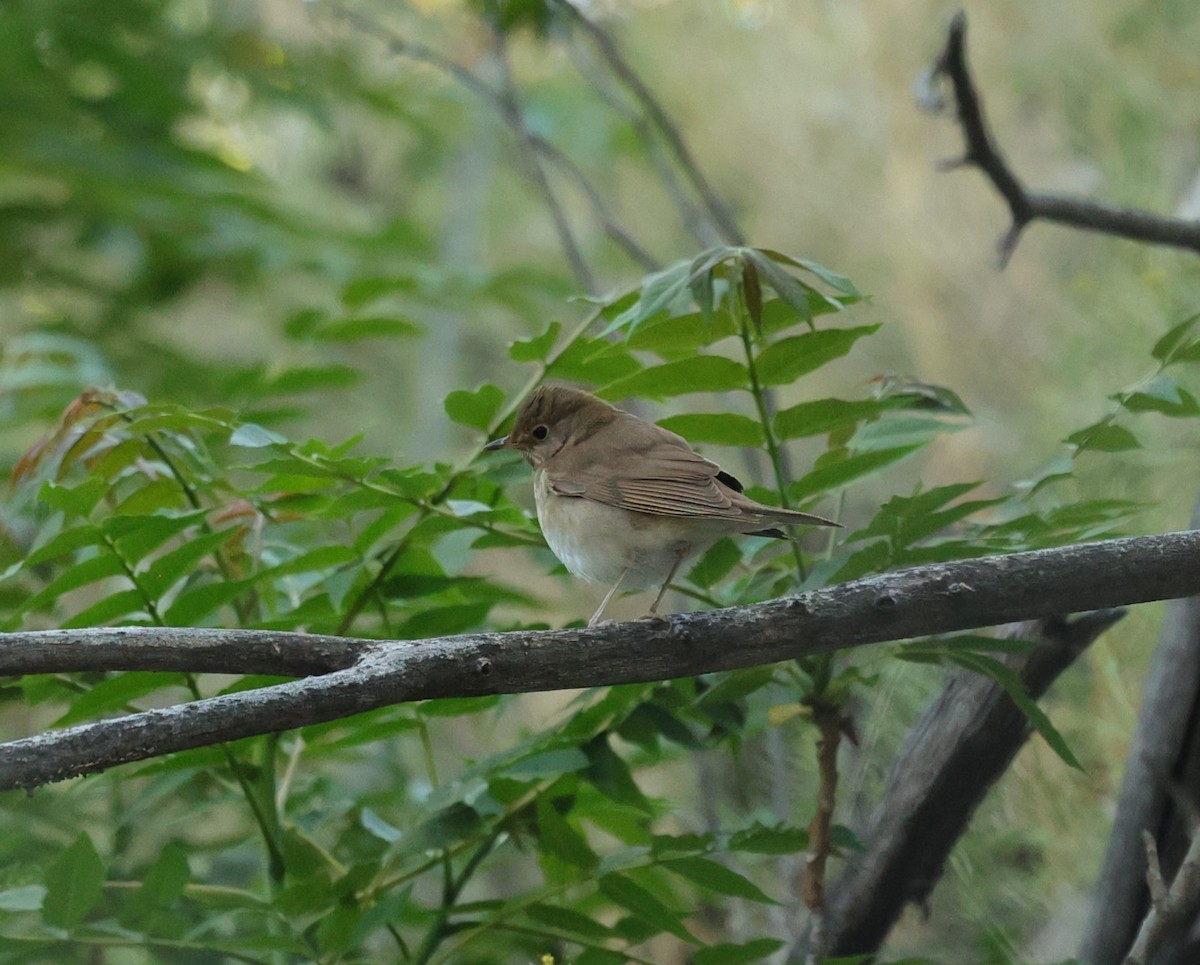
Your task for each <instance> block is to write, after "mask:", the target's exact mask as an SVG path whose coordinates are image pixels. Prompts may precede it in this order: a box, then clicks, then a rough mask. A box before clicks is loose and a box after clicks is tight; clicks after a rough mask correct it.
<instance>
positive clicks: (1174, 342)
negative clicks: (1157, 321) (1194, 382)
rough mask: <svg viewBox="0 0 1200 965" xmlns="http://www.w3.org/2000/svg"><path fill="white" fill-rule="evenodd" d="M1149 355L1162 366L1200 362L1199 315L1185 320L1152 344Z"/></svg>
mask: <svg viewBox="0 0 1200 965" xmlns="http://www.w3.org/2000/svg"><path fill="white" fill-rule="evenodd" d="M1150 354H1151V355H1153V356H1154V357H1155V358H1156V359H1158V360H1159V361H1160V362H1162V364H1163V366H1164V367H1165V366H1168V365H1174V364H1175V363H1176V362H1197V361H1200V314H1197V315H1193V316H1192V317H1191V318H1188V319H1185V320H1184V321H1182V322H1180V323H1179V324H1178V325H1176V326H1175V327H1174V328H1172V329H1171V330H1170V331H1169V332H1167V334H1166V335H1164V336H1163V337H1162V338H1160V339H1159V340H1158V341H1157V342H1155V343H1154V348H1153V349H1151V350H1150Z"/></svg>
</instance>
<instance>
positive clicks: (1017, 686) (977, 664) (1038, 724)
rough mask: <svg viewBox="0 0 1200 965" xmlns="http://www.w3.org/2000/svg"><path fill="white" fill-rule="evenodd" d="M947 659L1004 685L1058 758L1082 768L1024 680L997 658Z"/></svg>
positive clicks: (957, 655)
mask: <svg viewBox="0 0 1200 965" xmlns="http://www.w3.org/2000/svg"><path fill="white" fill-rule="evenodd" d="M950 659H952V660H953V661H954V662H955V663H957V664H959V665H961V666H963V667H966V668H967V669H968V670H974V671H975V672H976V673H980V674H983V675H984V676H985V677H988V678H990V679H991V680H994V681H995V682H996V683H997V684H999V685H1000V686H1001V687H1002V688H1004V692H1005V693H1006V694H1008V696H1009V697H1011V698H1012V702H1013V703H1014V704H1016V705H1017V707H1018V708H1019V709H1020V711H1021V713H1023V714H1024V715H1025V717H1026V719H1027V720H1028V721H1029V723H1030V724H1031V725H1032V726H1033V728H1034V730H1036V731H1037V732H1038V733H1039V734H1040V735H1041V736H1042V739H1043V740H1044V741H1045V742H1046V743H1047V744H1049V745H1050V748H1051V749H1052V750H1053V751H1054V753H1056V754H1057V755H1058V756H1059V757H1061V758H1062V759H1063V761H1064V762H1065V763H1066V764H1067V765H1068V766H1070V767H1074V768H1076V769H1077V770H1080V771H1082V770H1083V765H1082V764H1080V763H1079V760H1078V759H1077V758H1076V757H1075V754H1074V753H1073V752H1072V751H1071V748H1070V747H1069V746H1068V745H1067V742H1066V740H1064V739H1063V736H1062V734H1060V733H1059V732H1058V729H1057V728H1056V727H1055V726H1054V725H1053V724H1052V723H1051V722H1050V718H1049V717H1047V716H1046V713H1045V711H1043V710H1042V708H1041V707H1039V706H1038V705H1037V701H1035V700H1034V699H1033V698H1032V697H1031V696H1030V695H1029V690H1028V689H1027V688H1026V686H1025V681H1023V680H1022V679H1021V677H1020V676H1019V675H1018V674H1017V672H1016V671H1014V670H1013V669H1012V668H1011V667H1009V666H1006V665H1005V664H1002V663H1001V662H1000V661H999V660H996V659H994V658H993V657H988V656H984V655H983V654H980V653H954V654H952V655H951V658H950Z"/></svg>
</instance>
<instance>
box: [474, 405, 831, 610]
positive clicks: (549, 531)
mask: <svg viewBox="0 0 1200 965" xmlns="http://www.w3.org/2000/svg"><path fill="white" fill-rule="evenodd" d="M484 448H485V449H488V450H493V451H494V450H497V449H516V450H517V451H518V452H519V453H521V455H522V456H524V457H525V461H526V462H528V463H529V464H530V465H531V466H533V495H534V500H535V502H536V503H537V515H538V522H539V523H540V524H541V527H542V533H543V535H544V536H545V537H546V542H547V543H548V544H549V545H550V549H551V550H553V551H554V555H555V556H557V557H558V558H559V559H560V560H561V561H562V563H563V565H564V566H566V568H567V569H568V570H569V571H570V572H571V573H573V574H574V575H575V576H578V577H580V578H582V579H584V580H588V581H589V582H592V583H603V584H606V585H608V586H611V587H612V589H610V590H609V591H608V593H607V594H606V595H605V597H604V600H603V601H602V602H601V603H600V607H599V608H598V609H597V610H596V612H595V613H594V614H592V618H591V619H590V620H589V621H588V626H594V625H595V624H596V623H597V622H599V620H600V615H601V614H602V613H603V612H604V608H605V607H606V606H608V603H609V601H610V600H611V599H612V598H613V595H614V594H615V593H616V592H617V590H618V589H619V588H621V587H622V586H624V587H626V588H627V589H645V588H647V587H652V586H658V587H660V589H659V591H658V596H657V597H656V598H655V600H654V604H653V606H651V607H650V612H649V614H648V615H649V616H652V615H654V613H655V612H656V611H657V610H658V605H659V603H660V602H662V598H663V594H664V593H666V591H667V584H669V583H670V582H671V579H672V577H674V576H675V572H676V571H677V570H678V569H679V567H680V565H681V564H682V563H683V562H684V560H686V559H688V558H689V557H692V556H695V555H697V554H699V553H703V552H704V551H705V550H707V549H708V548H709V547H710V546H712V545H713V544H714V543H715V542H717V540H719V539H721V538H722V537H724V536H734V535H737V534H745V535H750V536H775V537H779V538H786V537H785V536H784V534H783V533H782V532H780V531H779V530H777V529H773V528H772V525H773V524H782V525H788V526H790V525H795V524H800V523H803V524H805V525H808V526H838V525H840V524H838V523H835V522H833V521H832V520H828V519H823V518H822V517H820V516H813V515H811V514H809V513H798V512H795V511H793V510H790V509H780V508H778V507H777V506H767V505H764V504H763V503H759V502H755V501H754V500H753V499H750V498H749V497H748V496H745V495H743V493H742V484H741V483H740V482H738V481H737V479H735V478H734V477H733V476H731V475H730V474H729V473H727V472H722V471H721V467H720V466H718V465H717V464H716V463H715V462H712V461H711V460H709V459H705V458H704V457H703V456H701V455H700V454H699V453H697V452H696V451H695V450H693V449H692V447H691V446H690V445H688V443H687V440H685V439H684V438H683V437H682V436H678V435H676V434H675V433H674V432H670V431H668V430H666V429H663V428H661V427H660V426H656V425H653V424H652V423H649V422H646V421H645V420H643V419H639V418H638V417H637V416H635V415H633V414H632V413H629V412H625V411H624V410H622V409H618V408H617V407H616V406H612V405H609V404H608V403H607V402H605V401H603V400H602V399H598V398H596V397H595V396H594V395H591V394H589V393H587V392H583V391H581V390H579V389H575V388H571V387H570V386H566V385H554V384H547V385H542V386H540V387H539V388H538V389H536V390H535V391H534V393H533V394H532V395H531V396H530V397H529V398H528V399H527V400H526V401H525V403H524V404H523V405H522V406H521V409H520V411H519V412H518V413H517V419H516V422H515V424H514V425H513V430H512V432H510V433H509V434H508V435H507V436H504V437H503V438H501V439H495V440H493V441H492V442H489V443H488V444H487V446H485V447H484Z"/></svg>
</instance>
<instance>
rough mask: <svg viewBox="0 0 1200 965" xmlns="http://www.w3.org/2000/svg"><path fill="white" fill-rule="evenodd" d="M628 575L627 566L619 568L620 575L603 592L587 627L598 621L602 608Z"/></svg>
mask: <svg viewBox="0 0 1200 965" xmlns="http://www.w3.org/2000/svg"><path fill="white" fill-rule="evenodd" d="M628 575H629V567H628V566H627V567H625V569H623V570H621V575H620V576H618V577H617V582H616V583H614V584H613V587H612V589H611V590H609V591H608V592H607V593H606V594H604V599H603V600H601V601H600V606H598V607H597V608H596V612H595V613H593V614H592V618H591V619H590V620H588V626H589V627H594V626H595V625H596V624H597V623H599V622H600V615H601V614H602V613H603V612H604V608H605V607H606V606H608V601H609V600H611V599H612V598H613V597H614V596H615V595H616V592H617V590H619V589H620V588H621V584H622V583H624V582H625V577H626V576H628Z"/></svg>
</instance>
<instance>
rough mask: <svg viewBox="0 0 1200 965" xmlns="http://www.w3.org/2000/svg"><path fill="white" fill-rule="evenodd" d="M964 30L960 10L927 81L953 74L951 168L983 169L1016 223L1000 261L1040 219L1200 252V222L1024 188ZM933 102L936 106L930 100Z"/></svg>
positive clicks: (1005, 238) (1006, 237)
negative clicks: (958, 139)
mask: <svg viewBox="0 0 1200 965" xmlns="http://www.w3.org/2000/svg"><path fill="white" fill-rule="evenodd" d="M966 33H967V18H966V14H965V13H963V12H962V11H959V12H958V13H957V14H955V16H954V19H953V20H951V22H950V30H949V33H948V35H947V37H946V46H945V48H944V49H943V50H942V52H941V54H940V55H939V56H938V59H937V60H936V61H935V62H934V64H933V67H932V68H931V69H930V71H929V77H928V79H929V80H930V81H933V80H936V79H937V78H938V77H943V76H944V77H947V78H949V80H950V83H951V85H952V86H953V88H954V99H955V102H956V103H957V106H958V122H959V124H960V125H961V126H962V129H963V136H964V138H965V139H966V149H965V151H964V153H963V156H962V158H961V159H959V160H957V161H954V162H951V163H949V164H947V165H946V166H947V168H952V167H959V166H965V165H970V166H973V167H977V168H979V169H980V170H981V171H982V172H983V173H984V174H985V175H986V176H987V177H988V179H989V180H990V181H991V182H992V184H993V186H994V187H995V188H996V190H997V191H998V192H999V193H1000V195H1001V196H1002V197H1003V198H1004V200H1005V201H1006V202H1007V203H1008V208H1009V212H1010V213H1011V215H1012V226H1011V227H1010V228H1009V229H1008V231H1007V232H1006V233H1005V235H1004V236H1003V238H1001V240H1000V245H999V248H1000V263H1001V265H1004V264H1007V263H1008V259H1009V257H1010V256H1011V255H1012V253H1013V249H1015V248H1016V246H1017V241H1018V240H1019V239H1020V235H1021V232H1022V231H1023V230H1024V228H1025V226H1026V225H1028V224H1029V223H1030V222H1031V221H1035V220H1037V219H1039V218H1041V219H1043V220H1045V221H1054V222H1057V223H1058V224H1064V225H1070V226H1071V227H1073V228H1082V229H1084V230H1087V231H1099V232H1103V233H1104V234H1109V235H1115V236H1117V237H1121V238H1130V239H1132V240H1134V241H1145V242H1149V243H1151V244H1159V245H1170V246H1172V247H1176V248H1187V249H1189V250H1191V251H1195V252H1197V253H1200V221H1192V220H1185V219H1182V218H1168V217H1164V216H1162V215H1156V214H1151V213H1150V212H1147V211H1139V210H1137V209H1135V208H1120V207H1116V206H1115V205H1109V204H1104V203H1102V202H1099V201H1093V200H1091V199H1090V198H1081V197H1073V196H1070V195H1065V194H1059V193H1056V192H1051V191H1034V190H1030V189H1029V188H1026V187H1025V186H1024V185H1023V184H1022V183H1021V181H1020V180H1019V179H1018V178H1017V176H1016V175H1015V174H1014V173H1013V171H1012V169H1011V168H1010V167H1009V166H1008V162H1007V161H1006V160H1005V159H1004V156H1003V154H1001V152H1000V149H999V147H997V145H996V142H995V139H994V138H993V136H992V134H991V132H990V131H989V130H988V126H987V122H986V121H985V119H984V116H983V104H982V102H981V101H980V97H979V93H978V92H977V91H976V89H975V84H974V81H973V80H972V79H971V73H970V70H969V69H968V68H967V55H966ZM930 103H931V104H936V102H934V101H932V100H931V102H930Z"/></svg>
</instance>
